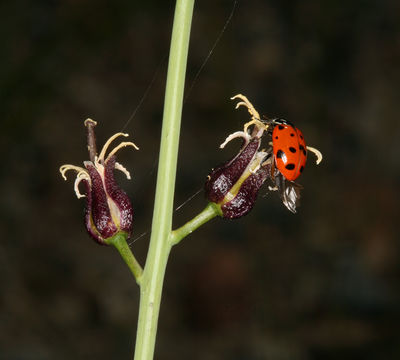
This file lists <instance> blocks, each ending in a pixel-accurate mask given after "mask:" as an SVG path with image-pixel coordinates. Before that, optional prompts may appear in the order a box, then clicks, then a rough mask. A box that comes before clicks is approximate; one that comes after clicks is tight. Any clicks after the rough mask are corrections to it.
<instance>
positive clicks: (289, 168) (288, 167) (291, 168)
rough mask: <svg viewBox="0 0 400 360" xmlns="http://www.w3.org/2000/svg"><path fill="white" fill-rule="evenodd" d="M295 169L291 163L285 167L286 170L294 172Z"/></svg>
mask: <svg viewBox="0 0 400 360" xmlns="http://www.w3.org/2000/svg"><path fill="white" fill-rule="evenodd" d="M294 168H295V166H294V164H292V163H290V164H287V165H286V166H285V169H286V170H293V169H294Z"/></svg>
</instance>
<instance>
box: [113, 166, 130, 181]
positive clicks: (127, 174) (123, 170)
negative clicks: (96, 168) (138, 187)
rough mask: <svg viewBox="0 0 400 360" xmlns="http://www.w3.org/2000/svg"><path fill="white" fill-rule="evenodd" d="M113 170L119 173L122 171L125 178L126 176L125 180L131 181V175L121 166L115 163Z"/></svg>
mask: <svg viewBox="0 0 400 360" xmlns="http://www.w3.org/2000/svg"><path fill="white" fill-rule="evenodd" d="M114 168H115V169H117V170H119V171H122V172H123V173H124V174H125V176H126V178H127V179H128V180H130V179H131V174H130V173H129V171H128V170H127V169H126V168H125V167H124V166H123V165H121V164H120V163H118V162H116V163H115V167H114Z"/></svg>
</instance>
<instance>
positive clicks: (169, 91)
mask: <svg viewBox="0 0 400 360" xmlns="http://www.w3.org/2000/svg"><path fill="white" fill-rule="evenodd" d="M193 6H194V0H177V2H176V8H175V15H174V24H173V29H172V38H171V48H170V57H169V64H168V75H167V85H166V91H165V104H164V115H163V126H162V132H161V145H160V156H159V162H158V175H157V185H156V197H155V203H154V212H153V223H152V233H151V239H150V245H149V251H148V255H147V259H146V265H145V268H144V271H143V275H142V280H141V288H140V306H139V321H138V329H137V335H136V348H135V360H151V359H153V355H154V346H155V339H156V333H157V323H158V314H159V310H160V303H161V292H162V286H163V280H164V274H165V268H166V265H167V260H168V256H169V253H170V250H171V243H170V242H169V241H168V238H169V235H170V233H171V227H172V213H173V198H174V190H175V177H176V164H177V159H178V145H179V133H180V123H181V115H182V103H183V91H184V85H185V74H186V62H187V54H188V48H189V37H190V27H191V22H192V14H193Z"/></svg>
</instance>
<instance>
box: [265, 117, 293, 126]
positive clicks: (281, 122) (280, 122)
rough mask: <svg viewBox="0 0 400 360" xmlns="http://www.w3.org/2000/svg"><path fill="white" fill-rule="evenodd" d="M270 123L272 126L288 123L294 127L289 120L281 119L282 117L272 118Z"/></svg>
mask: <svg viewBox="0 0 400 360" xmlns="http://www.w3.org/2000/svg"><path fill="white" fill-rule="evenodd" d="M271 124H272V125H274V126H275V125H289V126H291V127H294V125H293V124H292V123H291V122H290V121H288V120H285V119H282V118H276V119H272V120H271Z"/></svg>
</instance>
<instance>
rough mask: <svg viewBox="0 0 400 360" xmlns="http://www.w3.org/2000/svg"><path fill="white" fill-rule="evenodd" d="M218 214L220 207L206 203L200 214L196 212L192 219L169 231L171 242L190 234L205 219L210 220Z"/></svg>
mask: <svg viewBox="0 0 400 360" xmlns="http://www.w3.org/2000/svg"><path fill="white" fill-rule="evenodd" d="M218 215H219V216H221V215H222V212H221V208H220V207H219V206H218V205H217V204H215V203H212V202H210V203H208V205H207V206H206V207H205V208H204V210H203V211H202V212H201V213H200V214H198V215H197V216H195V217H194V218H193V219H192V220H190V221H188V222H187V223H186V224H185V225H183V226H181V227H180V228H178V229H176V230H174V231H173V232H172V233H171V237H170V240H171V244H172V245H175V244H178V243H179V242H180V241H181V240H182V239H183V238H184V237H186V236H187V235H189V234H191V233H192V232H193V231H195V230H196V229H197V228H199V227H200V226H201V225H203V224H204V223H206V222H207V221H210V220H211V219H213V218H214V217H216V216H218Z"/></svg>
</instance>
